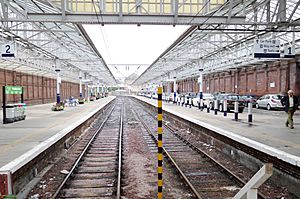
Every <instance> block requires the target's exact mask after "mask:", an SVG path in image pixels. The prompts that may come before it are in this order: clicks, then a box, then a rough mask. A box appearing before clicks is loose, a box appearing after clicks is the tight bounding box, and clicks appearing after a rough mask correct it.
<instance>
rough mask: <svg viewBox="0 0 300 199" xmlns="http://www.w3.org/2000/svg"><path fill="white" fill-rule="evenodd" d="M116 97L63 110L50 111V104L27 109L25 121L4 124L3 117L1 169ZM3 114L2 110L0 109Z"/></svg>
mask: <svg viewBox="0 0 300 199" xmlns="http://www.w3.org/2000/svg"><path fill="white" fill-rule="evenodd" d="M114 98H115V97H114V96H109V97H106V98H101V99H99V100H96V101H91V102H88V103H85V104H83V105H81V104H79V105H77V106H74V107H73V106H70V107H65V110H64V111H51V107H52V105H53V103H51V104H42V105H34V106H28V107H27V110H26V119H25V120H22V121H18V122H14V123H10V124H3V123H2V121H3V119H2V117H3V116H2V113H1V114H0V119H1V123H0V167H2V166H4V165H6V164H7V163H9V162H11V161H13V160H14V159H16V158H18V157H20V156H21V155H22V154H24V153H26V152H28V151H30V150H32V149H33V148H34V147H36V146H37V145H39V144H40V143H42V142H44V141H45V140H47V139H49V138H50V137H52V136H54V135H55V134H57V133H59V132H61V131H67V130H68V129H69V128H70V127H71V126H74V125H77V124H78V123H79V122H81V121H82V119H83V118H87V117H88V116H89V115H91V113H93V112H95V111H97V110H100V109H101V108H102V107H104V106H105V105H106V104H108V103H109V102H110V101H112V100H113V99H114ZM1 112H2V110H1Z"/></svg>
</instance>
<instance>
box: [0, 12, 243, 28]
mask: <svg viewBox="0 0 300 199" xmlns="http://www.w3.org/2000/svg"><path fill="white" fill-rule="evenodd" d="M27 16H28V18H8V19H7V21H8V22H53V23H54V22H55V23H76V24H99V20H98V19H97V15H96V14H70V13H65V16H64V17H62V15H61V14H55V13H54V14H52V13H50V14H46V13H28V15H27ZM101 16H102V18H101V24H153V25H174V15H124V14H123V16H122V21H120V16H119V15H108V14H103V15H101ZM102 19H103V20H102ZM1 21H6V19H1ZM204 23H205V24H240V25H244V24H245V17H244V16H232V17H231V19H230V22H228V17H227V16H192V15H191V16H187V15H185V16H182V15H178V18H177V21H176V25H199V24H204Z"/></svg>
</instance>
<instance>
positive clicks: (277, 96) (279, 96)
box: [272, 95, 282, 100]
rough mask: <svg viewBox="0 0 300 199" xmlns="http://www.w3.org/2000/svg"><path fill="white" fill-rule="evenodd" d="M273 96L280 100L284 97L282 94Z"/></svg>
mask: <svg viewBox="0 0 300 199" xmlns="http://www.w3.org/2000/svg"><path fill="white" fill-rule="evenodd" d="M272 98H273V99H277V100H280V99H282V96H281V95H274V96H273V97H272Z"/></svg>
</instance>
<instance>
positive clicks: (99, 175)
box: [52, 101, 124, 198]
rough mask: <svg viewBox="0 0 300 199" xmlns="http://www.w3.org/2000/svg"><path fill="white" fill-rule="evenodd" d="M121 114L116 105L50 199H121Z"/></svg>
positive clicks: (119, 107) (117, 104) (118, 106)
mask: <svg viewBox="0 0 300 199" xmlns="http://www.w3.org/2000/svg"><path fill="white" fill-rule="evenodd" d="M123 110H124V107H123V103H122V101H118V102H117V103H116V105H115V106H114V107H113V109H112V110H111V111H110V113H109V114H108V116H107V117H106V118H105V120H104V121H103V122H102V123H101V124H100V125H99V127H98V128H97V129H96V131H95V134H94V135H93V136H92V138H91V139H90V140H89V141H88V143H87V144H86V146H85V147H84V150H83V151H82V152H81V154H80V155H79V157H78V159H77V160H76V162H75V164H74V165H73V167H72V169H71V170H70V172H69V173H68V175H67V176H66V178H65V179H64V181H63V182H62V183H61V185H60V186H59V188H58V189H57V191H56V192H55V194H54V195H53V197H52V198H120V195H121V193H120V192H121V171H122V168H121V167H122V162H121V161H122V135H123Z"/></svg>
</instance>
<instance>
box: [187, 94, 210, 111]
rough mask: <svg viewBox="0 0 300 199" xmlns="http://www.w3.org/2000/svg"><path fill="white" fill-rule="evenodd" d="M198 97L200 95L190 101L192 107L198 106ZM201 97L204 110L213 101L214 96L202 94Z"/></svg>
mask: <svg viewBox="0 0 300 199" xmlns="http://www.w3.org/2000/svg"><path fill="white" fill-rule="evenodd" d="M199 95H200V93H199V94H198V95H197V96H196V97H195V98H193V100H192V105H193V106H198V103H199V102H200V96H199ZM202 95H203V106H204V108H205V107H207V106H208V105H209V102H210V101H213V100H214V96H213V95H212V94H211V93H202Z"/></svg>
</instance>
